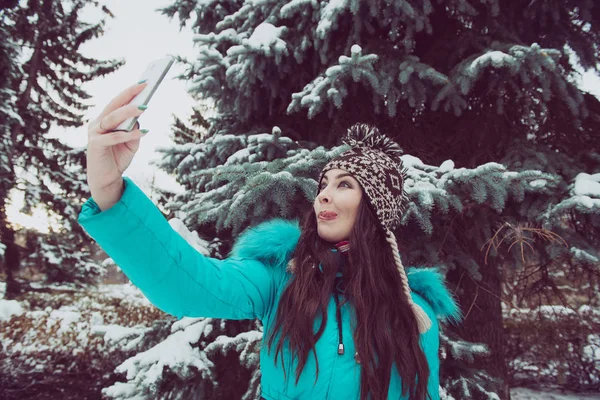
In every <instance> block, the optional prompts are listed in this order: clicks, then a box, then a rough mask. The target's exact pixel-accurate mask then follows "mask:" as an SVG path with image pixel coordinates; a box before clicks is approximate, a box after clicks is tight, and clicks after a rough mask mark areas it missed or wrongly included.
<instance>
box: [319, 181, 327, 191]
mask: <svg viewBox="0 0 600 400" xmlns="http://www.w3.org/2000/svg"><path fill="white" fill-rule="evenodd" d="M326 186H327V182H322V183H321V184H320V185H319V192H321V191H322V190H323V189H325V187H326Z"/></svg>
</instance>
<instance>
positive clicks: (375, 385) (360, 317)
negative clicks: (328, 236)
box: [268, 197, 429, 400]
mask: <svg viewBox="0 0 600 400" xmlns="http://www.w3.org/2000/svg"><path fill="white" fill-rule="evenodd" d="M349 241H350V250H349V251H348V252H347V253H346V255H345V257H347V260H346V265H347V266H346V268H345V269H344V274H343V284H344V287H345V291H344V294H345V296H346V299H347V301H349V302H350V303H351V304H352V305H353V306H354V308H355V314H356V328H355V330H354V343H355V347H356V351H357V352H358V356H359V359H360V361H361V364H360V366H361V379H360V398H361V400H366V399H367V398H372V399H374V400H379V399H387V395H388V387H389V384H390V377H391V371H392V369H391V368H392V364H393V363H394V362H395V364H396V368H397V369H398V372H399V374H400V378H401V380H402V395H403V396H406V395H407V394H408V395H409V398H410V399H411V400H425V399H426V398H428V396H427V382H428V378H429V366H428V364H427V359H426V358H425V354H424V353H423V350H422V349H421V347H420V345H419V330H418V327H417V322H416V319H415V317H414V314H413V312H412V310H411V308H410V306H409V304H408V302H407V300H406V299H405V297H404V295H403V292H402V282H401V278H400V274H399V273H398V271H397V269H396V265H395V263H394V258H393V255H392V251H391V248H390V246H389V244H388V243H387V242H386V240H385V236H384V233H383V230H382V229H381V228H380V227H379V226H378V221H377V218H376V216H375V214H374V212H373V210H372V209H371V206H370V205H369V203H368V201H366V200H365V198H364V197H363V200H362V201H361V203H360V205H359V210H358V215H357V218H356V222H355V224H354V226H353V228H352V232H351V234H350V238H349ZM331 248H332V246H331V244H330V243H327V242H325V241H324V240H322V239H321V238H320V237H319V235H318V232H317V220H316V216H315V213H314V211H312V210H311V211H310V212H309V213H308V214H307V215H306V217H305V219H304V223H303V227H302V233H301V236H300V239H299V241H298V246H297V247H296V249H295V251H294V260H295V267H294V273H293V276H292V278H291V279H290V282H289V284H288V286H287V287H286V289H285V290H284V292H283V294H282V297H281V299H280V302H279V307H278V309H277V315H276V320H275V324H274V326H273V329H272V330H271V332H270V333H269V339H268V346H269V351H271V350H272V345H273V344H274V342H275V341H277V345H276V351H275V363H277V357H278V355H279V353H280V352H281V351H282V349H283V346H284V342H285V341H287V345H288V346H289V348H290V351H291V353H292V356H293V357H294V358H296V357H297V359H298V369H297V370H296V383H298V380H299V379H300V374H301V373H302V370H303V369H304V366H305V364H306V361H307V359H308V355H309V353H310V352H311V351H312V352H313V354H314V355H315V360H316V365H317V376H318V374H319V364H318V360H317V357H316V352H315V344H316V342H317V340H318V339H319V338H320V337H321V335H322V334H323V330H324V329H325V325H326V323H327V305H328V304H329V301H330V298H331V294H332V291H333V286H334V284H335V276H336V272H337V266H338V263H337V259H336V253H334V252H332V251H331ZM319 264H321V266H322V271H321V269H320V268H313V265H317V266H318V265H319ZM317 316H319V317H320V318H321V325H320V327H319V329H318V330H317V332H316V333H315V332H314V331H313V326H314V321H315V318H316V317H317ZM278 334H279V337H278V339H276V336H277V335H278ZM281 361H282V365H283V357H282V360H281ZM284 368H285V367H284ZM284 373H285V370H284ZM369 396H370V397H369Z"/></svg>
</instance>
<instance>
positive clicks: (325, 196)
mask: <svg viewBox="0 0 600 400" xmlns="http://www.w3.org/2000/svg"><path fill="white" fill-rule="evenodd" d="M317 200H319V203H325V204H327V203H331V196H330V195H329V192H328V191H327V188H325V189H323V190H321V192H320V193H319V194H318V195H317Z"/></svg>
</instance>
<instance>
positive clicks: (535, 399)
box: [510, 388, 600, 400]
mask: <svg viewBox="0 0 600 400" xmlns="http://www.w3.org/2000/svg"><path fill="white" fill-rule="evenodd" d="M510 396H511V400H592V399H600V393H595V394H593V393H592V394H579V393H577V394H573V393H563V392H558V391H540V390H532V389H526V388H513V389H511V391H510Z"/></svg>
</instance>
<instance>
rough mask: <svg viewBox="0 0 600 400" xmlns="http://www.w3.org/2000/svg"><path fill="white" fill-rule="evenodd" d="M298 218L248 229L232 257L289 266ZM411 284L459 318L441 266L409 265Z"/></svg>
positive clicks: (442, 315) (437, 309)
mask: <svg viewBox="0 0 600 400" xmlns="http://www.w3.org/2000/svg"><path fill="white" fill-rule="evenodd" d="M299 239H300V225H299V223H298V221H289V220H283V219H274V220H271V221H267V222H263V223H262V224H259V225H257V226H255V227H252V228H249V229H247V230H246V231H245V232H244V233H242V234H241V235H240V237H239V238H238V239H237V241H236V242H235V244H234V246H233V249H232V251H231V254H230V256H231V257H239V258H254V259H258V260H260V261H262V262H263V263H265V264H267V265H271V266H280V267H282V268H285V266H286V265H287V263H288V261H289V260H290V259H291V258H292V254H293V252H294V249H295V248H296V245H297V243H298V240H299ZM406 275H407V276H408V285H409V286H410V288H411V290H412V291H414V292H416V293H418V294H419V295H420V296H421V297H423V299H424V300H425V301H427V303H429V305H430V306H431V308H432V309H433V312H434V313H435V314H436V316H437V317H438V319H439V320H441V321H452V322H457V321H459V319H460V317H461V312H460V309H459V308H458V305H457V304H456V301H455V300H454V298H453V296H452V294H451V293H450V292H449V291H448V288H447V287H446V285H445V283H444V277H443V276H442V274H441V273H440V272H439V270H438V269H437V268H415V267H408V268H406Z"/></svg>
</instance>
